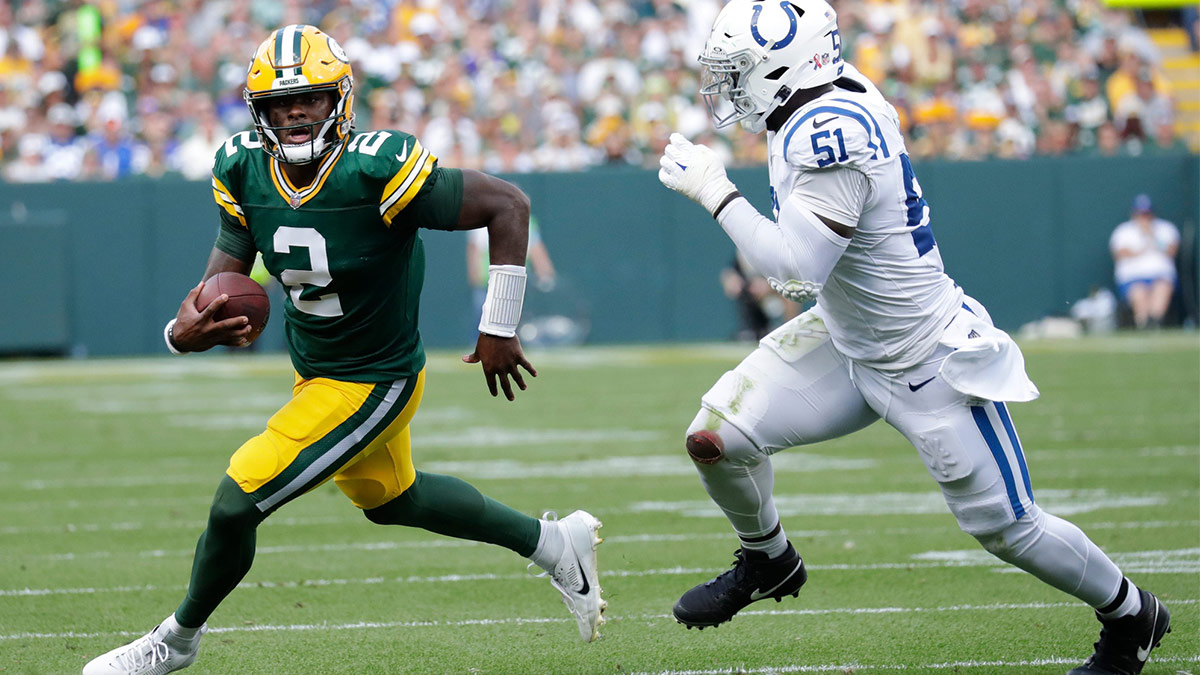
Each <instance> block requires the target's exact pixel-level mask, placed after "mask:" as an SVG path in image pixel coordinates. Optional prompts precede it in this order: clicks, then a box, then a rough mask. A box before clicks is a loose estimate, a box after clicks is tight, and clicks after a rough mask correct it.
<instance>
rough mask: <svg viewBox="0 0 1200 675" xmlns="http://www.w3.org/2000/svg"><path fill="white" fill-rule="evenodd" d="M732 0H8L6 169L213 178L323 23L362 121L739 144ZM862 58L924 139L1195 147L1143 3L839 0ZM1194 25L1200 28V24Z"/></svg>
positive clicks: (450, 159) (647, 159)
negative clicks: (711, 110)
mask: <svg viewBox="0 0 1200 675" xmlns="http://www.w3.org/2000/svg"><path fill="white" fill-rule="evenodd" d="M721 4H722V3H721V2H720V0H633V1H632V2H630V1H617V0H418V1H417V2H397V1H396V0H323V1H307V2H301V1H299V0H287V1H284V2H280V1H278V0H249V1H245V0H236V1H235V0H149V1H146V0H99V1H96V2H82V1H80V0H58V1H56V0H6V1H5V2H2V3H0V175H2V176H3V179H4V180H6V181H9V182H32V181H50V180H75V179H78V180H111V179H118V178H124V177H127V176H136V175H145V176H161V175H164V174H179V175H182V176H184V177H186V178H191V179H202V178H205V177H207V175H208V172H209V168H210V166H211V162H212V156H213V153H214V152H215V150H216V149H217V148H218V147H219V146H220V144H221V143H222V142H223V141H224V139H225V138H226V137H227V136H229V135H230V134H231V133H233V132H235V131H238V130H241V129H245V128H248V125H249V121H250V120H249V113H248V111H247V110H246V106H245V105H244V103H243V102H242V98H241V90H242V86H243V84H244V82H245V72H246V64H247V63H248V62H249V58H250V56H251V54H252V53H253V51H254V49H255V48H256V47H257V45H258V44H259V42H261V41H262V40H263V39H265V38H266V37H267V35H268V34H269V32H270V31H271V30H272V29H274V28H276V27H279V26H282V25H286V24H289V23H312V24H316V25H318V26H320V27H321V28H322V29H323V30H325V31H326V32H327V33H329V34H331V35H333V36H334V37H335V38H336V39H337V40H338V41H339V42H340V43H341V44H342V46H343V47H344V48H345V49H346V51H347V53H348V54H349V55H350V58H351V61H352V63H353V67H354V72H355V76H356V81H355V84H356V87H355V93H356V97H357V98H356V105H355V108H356V111H357V114H358V126H359V128H372V129H375V128H398V129H403V130H405V131H409V132H412V133H414V134H416V135H417V136H418V138H420V139H421V140H422V142H423V143H424V144H425V145H426V146H427V147H429V148H430V149H431V150H432V151H433V152H434V153H435V154H437V155H438V156H439V157H440V158H441V160H442V162H443V164H445V165H448V166H460V167H469V168H480V169H484V170H487V171H493V172H527V171H562V170H581V169H587V168H589V167H593V166H598V165H612V164H629V165H638V166H655V165H656V164H657V158H658V155H659V152H660V150H661V148H662V147H663V145H665V143H666V139H667V136H668V134H669V133H670V132H671V131H674V130H679V131H682V132H683V133H685V134H687V135H689V136H692V137H694V138H696V139H697V140H700V141H705V142H710V143H713V144H714V145H716V146H717V147H719V148H721V150H722V152H725V153H726V154H727V157H726V159H727V160H728V161H730V162H732V163H734V164H741V165H748V164H760V163H762V162H764V161H765V156H764V153H765V147H764V145H763V144H762V143H761V142H758V141H756V140H755V139H754V137H752V136H750V135H748V134H746V133H744V132H742V131H741V130H740V129H732V130H728V132H727V133H720V134H717V133H714V132H713V131H712V130H711V124H710V122H709V119H708V114H707V111H706V109H705V108H704V105H703V103H702V101H701V100H700V98H699V96H698V95H697V94H696V91H697V86H698V78H699V72H698V66H697V64H696V55H697V54H698V53H699V52H700V50H701V48H702V47H703V42H704V39H705V38H706V37H707V33H708V29H709V27H710V26H711V22H712V19H713V18H714V17H715V15H716V13H717V12H718V11H719V9H720V7H721ZM834 6H835V7H836V8H838V10H839V20H840V24H841V30H842V34H843V46H844V55H845V57H846V58H847V59H848V60H849V61H851V62H852V63H854V64H855V65H857V66H858V68H859V69H860V70H862V72H863V73H865V74H866V75H867V76H869V77H870V78H871V79H872V80H874V81H875V82H876V83H878V84H879V85H880V87H881V88H882V89H883V91H884V94H885V95H887V96H888V97H889V98H890V100H892V101H893V102H894V103H895V104H896V106H897V108H898V109H899V110H900V114H901V118H902V123H903V126H904V127H905V131H906V132H907V134H908V137H909V138H910V139H911V140H910V148H909V150H910V154H911V155H913V156H914V157H931V156H936V157H947V158H955V159H982V158H990V157H999V158H1022V157H1027V156H1030V155H1034V154H1041V155H1062V154H1071V153H1094V154H1105V155H1121V154H1139V153H1150V152H1160V151H1164V150H1167V151H1174V150H1178V149H1186V145H1185V144H1184V143H1183V141H1182V140H1181V139H1180V138H1179V137H1177V135H1176V134H1175V132H1174V130H1173V126H1172V121H1173V117H1174V115H1175V110H1174V107H1173V101H1172V94H1171V91H1170V86H1169V84H1168V82H1167V80H1166V79H1165V78H1164V77H1163V75H1162V71H1161V69H1160V68H1159V67H1158V56H1157V53H1156V49H1155V47H1154V45H1153V43H1152V42H1151V41H1150V39H1149V38H1148V36H1147V33H1146V31H1144V30H1142V29H1141V28H1139V26H1138V25H1137V21H1136V15H1134V14H1133V13H1131V12H1129V11H1121V10H1111V9H1107V8H1105V7H1104V5H1103V4H1102V2H1101V0H1009V1H1008V2H989V1H985V0H897V1H888V2H880V1H871V0H864V1H863V2H855V3H848V2H841V3H838V2H836V1H835V2H834ZM1191 28H1192V29H1193V30H1194V26H1192V27H1191Z"/></svg>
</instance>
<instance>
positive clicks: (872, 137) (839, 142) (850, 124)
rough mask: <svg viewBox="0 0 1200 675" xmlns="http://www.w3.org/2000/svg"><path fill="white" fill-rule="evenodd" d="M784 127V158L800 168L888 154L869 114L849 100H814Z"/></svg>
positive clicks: (846, 163) (851, 163) (855, 162)
mask: <svg viewBox="0 0 1200 675" xmlns="http://www.w3.org/2000/svg"><path fill="white" fill-rule="evenodd" d="M785 129H786V131H784V134H785V135H784V142H783V152H784V157H785V158H786V159H787V161H788V163H789V164H791V165H793V166H797V167H800V168H803V169H824V168H827V167H832V166H835V165H836V166H856V165H862V164H865V163H866V162H868V161H870V160H875V159H885V158H887V157H890V156H891V154H892V153H891V151H890V150H891V149H890V148H888V147H887V142H886V141H885V140H884V137H883V129H882V128H881V127H880V126H879V123H878V121H876V119H875V117H874V116H873V115H872V113H871V112H869V111H868V110H867V109H866V108H865V107H863V106H861V105H859V104H857V103H854V102H852V101H849V100H840V99H827V98H822V99H820V100H817V101H814V102H813V103H812V104H810V105H808V106H806V107H804V108H802V109H801V111H800V113H799V114H798V115H797V116H796V118H795V121H791V122H789V124H788V126H787V127H785Z"/></svg>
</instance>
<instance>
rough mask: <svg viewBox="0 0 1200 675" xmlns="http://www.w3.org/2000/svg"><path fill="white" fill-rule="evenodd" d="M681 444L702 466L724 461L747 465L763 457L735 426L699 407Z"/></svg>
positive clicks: (689, 455)
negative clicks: (684, 440)
mask: <svg viewBox="0 0 1200 675" xmlns="http://www.w3.org/2000/svg"><path fill="white" fill-rule="evenodd" d="M684 445H685V447H686V448H687V453H688V457H690V458H691V459H692V461H693V462H696V463H697V464H703V465H712V464H716V463H717V462H720V461H721V460H724V459H729V460H730V461H733V462H737V463H739V464H746V463H750V462H756V461H762V460H763V459H765V458H766V455H764V454H762V452H760V451H759V449H758V448H757V447H755V446H754V444H753V443H751V442H750V439H748V438H746V435H745V434H743V433H742V432H741V431H740V430H738V428H737V427H735V426H733V425H732V424H730V423H729V422H727V421H726V420H724V419H723V418H721V417H720V416H719V415H717V414H716V413H714V412H713V411H711V410H709V409H707V408H701V409H700V412H699V413H698V414H697V415H696V419H694V420H693V421H692V424H691V426H689V427H688V431H687V440H686V442H685V444H684Z"/></svg>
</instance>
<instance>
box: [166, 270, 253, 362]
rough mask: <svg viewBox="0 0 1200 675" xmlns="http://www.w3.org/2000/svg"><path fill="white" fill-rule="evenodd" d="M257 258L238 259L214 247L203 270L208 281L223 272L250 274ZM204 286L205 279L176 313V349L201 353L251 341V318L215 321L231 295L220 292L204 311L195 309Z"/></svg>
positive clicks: (174, 336) (190, 293)
mask: <svg viewBox="0 0 1200 675" xmlns="http://www.w3.org/2000/svg"><path fill="white" fill-rule="evenodd" d="M253 266H254V261H252V260H251V261H247V260H238V259H237V258H235V257H233V256H231V255H229V254H228V253H225V252H223V251H220V250H218V249H216V248H213V250H212V253H210V254H209V256H208V266H207V267H206V268H205V270H204V279H205V281H207V280H208V279H209V278H211V277H212V276H213V275H214V274H218V273H220V272H238V273H239V274H250V268H251V267H253ZM203 288H204V281H201V282H200V284H199V285H198V286H196V287H195V288H193V289H192V290H191V291H189V292H188V294H187V296H186V297H185V298H184V299H183V303H181V304H180V305H179V312H178V313H177V314H176V315H175V327H174V328H173V329H172V333H173V339H172V342H174V343H175V348H176V349H178V350H180V351H184V352H202V351H206V350H208V349H212V348H213V347H215V346H216V345H230V346H239V347H240V346H243V345H245V344H248V343H247V342H246V339H247V337H248V336H249V335H250V319H248V318H246V317H244V316H235V317H232V318H229V319H225V320H223V321H216V320H214V319H213V315H214V314H216V312H217V310H219V309H221V307H222V306H223V305H224V304H225V303H226V302H227V301H228V300H229V296H228V295H224V294H222V295H220V296H218V297H217V298H216V299H215V300H213V301H212V302H211V303H209V305H208V307H205V308H204V310H203V311H200V310H197V309H196V298H197V297H198V296H199V295H200V291H201V290H202V289H203Z"/></svg>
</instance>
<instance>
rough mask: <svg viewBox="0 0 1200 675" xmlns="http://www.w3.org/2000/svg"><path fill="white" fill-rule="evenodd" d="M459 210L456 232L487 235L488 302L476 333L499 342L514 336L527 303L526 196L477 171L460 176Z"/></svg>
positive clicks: (527, 208) (486, 301)
mask: <svg viewBox="0 0 1200 675" xmlns="http://www.w3.org/2000/svg"><path fill="white" fill-rule="evenodd" d="M462 182H463V190H462V195H463V197H462V207H461V208H460V210H459V214H458V222H457V223H456V228H455V229H474V228H478V227H486V228H487V231H488V259H489V261H490V263H491V264H490V265H488V284H487V299H486V300H484V303H483V313H482V316H481V318H480V321H479V332H480V333H482V334H485V335H492V336H495V337H500V338H511V337H513V336H514V335H516V334H517V324H518V323H519V322H520V320H521V309H522V306H523V305H524V301H525V281H526V272H525V256H526V253H527V251H528V248H529V197H527V196H525V193H524V192H522V191H521V189H520V188H518V187H517V186H515V185H513V184H512V183H509V182H507V181H504V180H501V179H499V178H496V177H495V176H489V175H488V174H485V173H482V172H480V171H472V170H470V169H464V170H463V171H462Z"/></svg>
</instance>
